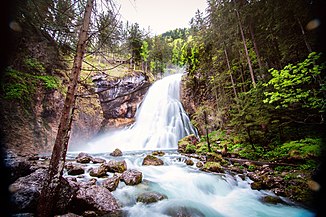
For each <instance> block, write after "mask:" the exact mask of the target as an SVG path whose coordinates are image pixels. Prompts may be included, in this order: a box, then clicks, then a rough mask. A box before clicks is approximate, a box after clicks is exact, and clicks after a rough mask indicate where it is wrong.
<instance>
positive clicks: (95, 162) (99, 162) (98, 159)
mask: <svg viewBox="0 0 326 217" xmlns="http://www.w3.org/2000/svg"><path fill="white" fill-rule="evenodd" d="M92 162H93V164H101V163H105V162H106V161H105V159H102V158H98V157H95V158H94V157H93V158H92Z"/></svg>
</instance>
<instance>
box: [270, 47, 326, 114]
mask: <svg viewBox="0 0 326 217" xmlns="http://www.w3.org/2000/svg"><path fill="white" fill-rule="evenodd" d="M320 56H321V54H320V53H319V54H317V53H316V52H312V53H310V54H309V56H308V58H307V59H305V60H304V61H303V62H300V63H298V64H296V65H293V64H288V65H287V66H285V67H284V68H283V69H281V70H276V69H270V70H269V72H270V73H271V75H272V79H271V80H269V81H268V83H266V84H264V86H266V87H267V86H272V90H270V91H266V92H265V96H266V99H264V103H270V104H273V105H275V108H276V109H279V108H288V107H290V106H293V105H294V104H296V106H300V107H302V108H312V109H318V110H319V111H323V110H324V109H325V100H324V97H323V94H322V89H323V88H325V87H324V86H325V84H324V83H323V82H324V81H321V80H320V77H319V76H320V74H321V72H322V71H323V70H325V68H326V65H325V63H324V62H323V63H319V62H318V61H319V59H320Z"/></svg>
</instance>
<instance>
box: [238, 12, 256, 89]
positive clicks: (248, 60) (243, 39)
mask: <svg viewBox="0 0 326 217" xmlns="http://www.w3.org/2000/svg"><path fill="white" fill-rule="evenodd" d="M235 13H236V15H237V18H238V22H239V28H240V32H241V37H242V41H243V46H244V50H245V53H246V57H247V62H248V66H249V71H250V76H251V81H252V84H253V86H254V87H256V81H255V76H254V71H253V69H252V63H251V60H250V57H249V52H248V48H247V44H246V38H245V36H244V33H243V28H242V24H241V20H240V15H239V11H238V10H235Z"/></svg>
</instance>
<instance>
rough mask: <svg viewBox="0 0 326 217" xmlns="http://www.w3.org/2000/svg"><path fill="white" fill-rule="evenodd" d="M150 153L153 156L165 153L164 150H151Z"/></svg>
mask: <svg viewBox="0 0 326 217" xmlns="http://www.w3.org/2000/svg"><path fill="white" fill-rule="evenodd" d="M152 155H155V156H163V155H165V152H164V151H153V152H152Z"/></svg>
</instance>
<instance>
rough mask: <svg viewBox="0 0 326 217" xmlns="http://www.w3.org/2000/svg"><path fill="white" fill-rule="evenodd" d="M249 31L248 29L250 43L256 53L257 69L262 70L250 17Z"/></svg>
mask: <svg viewBox="0 0 326 217" xmlns="http://www.w3.org/2000/svg"><path fill="white" fill-rule="evenodd" d="M249 31H250V35H251V40H252V43H253V45H254V49H255V53H256V55H257V62H258V66H259V69H260V70H262V63H261V59H260V54H259V50H258V46H257V43H256V39H255V33H254V28H253V22H252V18H250V24H249Z"/></svg>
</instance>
